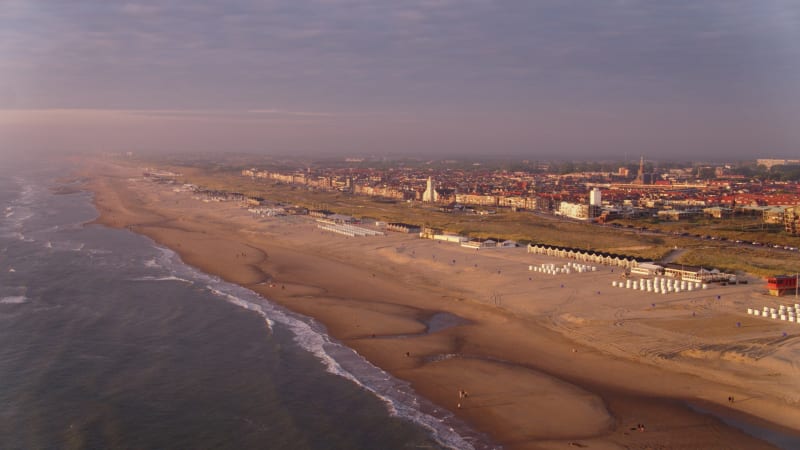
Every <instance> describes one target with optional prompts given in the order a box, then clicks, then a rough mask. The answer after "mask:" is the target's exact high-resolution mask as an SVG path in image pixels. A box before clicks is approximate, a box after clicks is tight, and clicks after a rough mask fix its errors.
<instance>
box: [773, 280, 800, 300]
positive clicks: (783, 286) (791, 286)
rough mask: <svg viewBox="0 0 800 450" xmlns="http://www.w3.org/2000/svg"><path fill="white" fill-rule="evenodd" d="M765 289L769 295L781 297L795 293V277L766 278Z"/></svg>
mask: <svg viewBox="0 0 800 450" xmlns="http://www.w3.org/2000/svg"><path fill="white" fill-rule="evenodd" d="M767 289H768V290H769V295H774V296H776V297H781V296H783V295H786V294H791V293H796V292H797V275H795V276H790V275H776V276H774V277H769V278H767Z"/></svg>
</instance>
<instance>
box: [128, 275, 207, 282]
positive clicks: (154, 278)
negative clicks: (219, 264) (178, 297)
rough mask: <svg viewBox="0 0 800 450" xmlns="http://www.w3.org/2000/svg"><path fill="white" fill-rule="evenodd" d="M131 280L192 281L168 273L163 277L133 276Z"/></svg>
mask: <svg viewBox="0 0 800 450" xmlns="http://www.w3.org/2000/svg"><path fill="white" fill-rule="evenodd" d="M133 281H180V282H181V283H188V284H192V283H193V282H192V281H191V280H187V279H186V278H181V277H176V276H174V275H169V276H165V277H151V276H144V277H139V278H133Z"/></svg>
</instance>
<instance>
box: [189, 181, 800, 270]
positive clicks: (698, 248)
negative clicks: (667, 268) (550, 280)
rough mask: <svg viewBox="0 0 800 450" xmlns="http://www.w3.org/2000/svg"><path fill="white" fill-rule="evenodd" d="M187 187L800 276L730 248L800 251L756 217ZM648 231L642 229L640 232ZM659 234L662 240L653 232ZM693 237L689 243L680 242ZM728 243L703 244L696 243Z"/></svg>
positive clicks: (284, 188)
mask: <svg viewBox="0 0 800 450" xmlns="http://www.w3.org/2000/svg"><path fill="white" fill-rule="evenodd" d="M173 169H174V170H176V171H180V172H182V173H184V175H185V179H184V180H183V181H185V182H190V183H194V184H196V185H199V186H202V187H204V188H207V189H219V190H227V191H231V192H242V193H244V194H246V195H249V196H258V197H263V198H266V199H268V200H270V201H275V202H283V203H287V204H293V205H299V206H303V207H306V208H309V209H326V210H330V211H333V212H335V213H339V214H346V215H352V216H354V217H372V218H376V219H379V220H384V221H387V222H406V223H412V224H419V225H423V226H427V227H432V228H436V229H440V230H443V231H445V232H452V233H459V234H464V235H468V236H470V237H478V238H488V237H492V238H502V239H513V240H516V241H519V242H524V243H527V242H533V243H545V244H550V245H559V246H565V247H575V248H583V249H589V250H597V251H603V252H611V253H618V254H624V255H630V256H636V257H641V258H646V259H653V260H659V259H661V258H663V257H664V256H665V255H667V254H668V253H669V252H670V251H671V250H673V249H674V248H682V249H687V251H686V252H685V253H683V254H682V255H681V256H680V257H679V258H678V259H677V260H676V261H675V262H676V263H679V264H686V265H693V266H703V267H713V268H718V269H720V270H725V271H732V272H733V271H745V272H749V273H753V274H755V275H759V276H766V275H773V274H777V273H795V272H800V258H798V257H797V254H795V253H791V254H789V253H788V252H784V251H777V250H773V249H768V248H748V247H743V246H737V245H735V244H734V242H733V241H735V240H736V239H741V240H744V241H746V242H752V241H759V242H781V243H782V245H790V246H795V247H798V246H800V238H798V237H793V236H786V235H785V233H783V231H780V227H763V226H761V224H760V221H759V219H757V218H748V217H745V218H736V219H696V220H693V221H691V222H658V221H653V220H652V219H642V220H639V221H619V223H620V225H621V226H620V227H619V228H615V227H611V226H598V225H593V224H589V223H581V222H574V221H567V220H561V219H559V218H556V217H552V216H544V215H537V214H533V213H527V212H511V211H507V210H498V211H497V213H496V214H487V215H476V214H463V213H456V214H453V213H445V212H441V211H439V210H438V208H436V207H433V206H430V205H425V204H421V203H419V202H410V203H409V202H402V201H397V202H386V201H381V200H379V199H376V198H372V197H366V196H357V195H351V194H345V193H341V192H330V191H318V190H309V189H306V188H304V187H300V186H292V185H286V184H276V183H274V182H265V181H262V180H251V179H249V178H245V177H242V176H240V175H239V174H238V173H233V172H231V171H229V170H228V171H225V170H219V169H210V170H209V168H204V169H198V168H187V167H174V168H173ZM643 226H644V227H647V230H642V229H641V227H643ZM653 229H657V230H659V231H661V233H652V232H651V230H653ZM681 233H690V236H681V235H680V234H681ZM706 235H709V236H715V237H717V238H722V237H724V238H725V239H726V240H710V239H698V238H697V237H696V236H706Z"/></svg>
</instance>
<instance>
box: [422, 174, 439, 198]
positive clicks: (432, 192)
mask: <svg viewBox="0 0 800 450" xmlns="http://www.w3.org/2000/svg"><path fill="white" fill-rule="evenodd" d="M417 192H419V191H417ZM422 201H423V202H428V203H436V202H437V201H439V194H438V193H437V192H436V188H434V187H433V177H428V184H427V187H426V188H425V192H423V193H422Z"/></svg>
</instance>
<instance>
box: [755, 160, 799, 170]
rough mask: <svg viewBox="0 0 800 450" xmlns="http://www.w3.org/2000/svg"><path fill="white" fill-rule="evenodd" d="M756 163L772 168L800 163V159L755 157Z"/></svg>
mask: <svg viewBox="0 0 800 450" xmlns="http://www.w3.org/2000/svg"><path fill="white" fill-rule="evenodd" d="M756 164H758V165H759V166H764V167H766V168H767V169H772V167H773V166H788V165H794V164H800V159H757V160H756Z"/></svg>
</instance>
